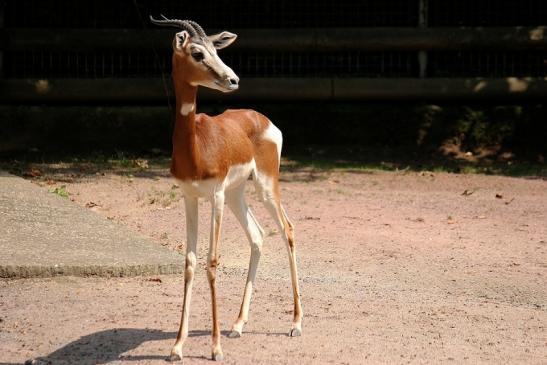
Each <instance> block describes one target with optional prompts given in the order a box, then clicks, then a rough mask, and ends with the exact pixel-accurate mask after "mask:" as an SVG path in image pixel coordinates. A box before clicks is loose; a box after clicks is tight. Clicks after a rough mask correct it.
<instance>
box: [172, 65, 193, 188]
mask: <svg viewBox="0 0 547 365" xmlns="http://www.w3.org/2000/svg"><path fill="white" fill-rule="evenodd" d="M173 83H174V87H175V95H176V100H177V108H176V117H175V129H174V130H173V155H172V159H171V173H172V174H173V175H174V176H175V177H177V178H179V179H194V178H195V177H196V176H197V175H199V168H198V164H199V163H198V161H199V149H198V148H197V141H196V120H195V118H196V94H197V86H192V85H190V84H188V83H187V82H185V81H179V80H178V78H177V77H176V73H173Z"/></svg>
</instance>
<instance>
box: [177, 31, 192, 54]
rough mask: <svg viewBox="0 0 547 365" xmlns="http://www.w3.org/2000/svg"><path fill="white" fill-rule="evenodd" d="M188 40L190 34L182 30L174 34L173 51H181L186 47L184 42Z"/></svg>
mask: <svg viewBox="0 0 547 365" xmlns="http://www.w3.org/2000/svg"><path fill="white" fill-rule="evenodd" d="M189 40H190V34H189V33H188V32H187V31H185V30H183V31H182V32H179V33H177V34H175V39H173V48H174V49H175V51H182V50H183V49H184V47H185V46H186V42H188V41H189Z"/></svg>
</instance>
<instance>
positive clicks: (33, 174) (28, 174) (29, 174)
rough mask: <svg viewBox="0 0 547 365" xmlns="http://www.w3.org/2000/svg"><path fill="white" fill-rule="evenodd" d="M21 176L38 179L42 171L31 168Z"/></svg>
mask: <svg viewBox="0 0 547 365" xmlns="http://www.w3.org/2000/svg"><path fill="white" fill-rule="evenodd" d="M23 176H26V177H38V176H42V171H40V170H38V169H37V168H35V167H33V168H31V169H30V170H27V171H25V172H24V173H23Z"/></svg>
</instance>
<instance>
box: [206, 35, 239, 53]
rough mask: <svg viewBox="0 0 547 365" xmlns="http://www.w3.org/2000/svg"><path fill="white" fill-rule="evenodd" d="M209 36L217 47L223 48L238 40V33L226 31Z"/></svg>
mask: <svg viewBox="0 0 547 365" xmlns="http://www.w3.org/2000/svg"><path fill="white" fill-rule="evenodd" d="M208 37H209V40H210V41H211V42H212V43H213V46H215V48H216V49H223V48H226V47H228V46H229V45H230V44H232V43H233V42H234V41H235V40H236V38H237V34H234V33H230V32H226V31H224V32H222V33H218V34H213V35H210V36H208Z"/></svg>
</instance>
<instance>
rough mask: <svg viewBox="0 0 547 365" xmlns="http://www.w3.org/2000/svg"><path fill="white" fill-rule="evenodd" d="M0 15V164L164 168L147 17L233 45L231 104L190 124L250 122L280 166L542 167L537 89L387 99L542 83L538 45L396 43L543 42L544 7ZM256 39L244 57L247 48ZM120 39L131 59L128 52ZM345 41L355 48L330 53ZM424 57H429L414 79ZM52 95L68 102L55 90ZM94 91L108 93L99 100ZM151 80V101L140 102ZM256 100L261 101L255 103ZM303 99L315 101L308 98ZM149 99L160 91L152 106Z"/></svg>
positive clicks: (162, 98) (91, 10)
mask: <svg viewBox="0 0 547 365" xmlns="http://www.w3.org/2000/svg"><path fill="white" fill-rule="evenodd" d="M0 4H1V5H0V6H1V8H2V17H1V19H0V20H1V21H2V23H1V27H2V29H1V31H2V35H3V36H2V44H3V47H2V53H1V61H2V63H1V71H0V72H1V77H2V80H1V83H2V87H3V89H4V91H3V92H2V96H3V99H2V100H1V102H0V104H1V105H0V112H1V120H0V153H1V154H2V155H3V156H12V155H14V154H21V153H22V154H28V153H29V151H30V152H31V153H34V154H36V153H38V154H40V155H42V154H52V153H64V152H67V153H68V152H70V153H80V152H82V153H90V152H91V153H95V152H97V151H107V152H108V151H119V150H130V151H134V152H135V153H139V152H146V151H150V150H152V149H154V150H157V149H159V150H161V151H165V153H168V151H169V150H170V131H171V128H172V120H173V117H172V114H173V110H172V109H173V108H172V105H173V93H172V91H171V88H170V84H171V80H170V54H171V52H170V48H169V47H170V42H171V37H172V34H173V33H174V31H175V29H173V30H164V29H158V28H157V27H154V26H153V25H151V24H150V23H149V21H148V15H149V14H153V15H155V16H158V15H159V14H165V15H166V16H168V17H173V18H180V19H192V20H195V21H197V22H199V23H200V24H201V25H202V26H203V27H204V28H205V29H206V30H207V31H208V32H210V33H213V32H215V31H219V30H224V29H226V30H230V31H234V32H236V33H238V34H240V37H239V39H238V41H237V42H236V44H235V45H234V46H233V47H230V48H229V49H227V50H225V51H222V52H221V54H220V55H221V57H222V58H223V60H224V61H225V62H226V64H228V65H229V66H231V67H232V68H233V69H234V71H235V72H236V73H237V74H238V75H239V76H240V78H241V93H240V96H239V97H235V98H232V99H230V98H226V97H224V96H223V95H220V94H218V95H217V94H204V96H203V98H200V99H198V104H199V109H200V111H203V112H207V113H213V114H214V113H220V112H222V111H223V110H224V109H226V108H231V107H235V108H239V107H250V108H255V109H257V110H259V111H261V112H263V113H265V114H266V115H268V116H269V117H270V119H272V120H273V121H274V122H275V123H276V124H277V125H278V126H279V127H280V128H281V129H282V130H283V132H284V136H285V146H286V150H287V151H289V153H294V154H298V155H306V154H308V155H309V156H311V157H313V156H315V155H316V154H317V153H318V152H317V151H327V154H329V153H330V154H331V155H333V156H334V155H337V156H339V157H344V158H348V159H364V160H366V159H369V158H372V157H371V156H374V158H379V159H384V158H399V159H422V158H440V159H449V160H450V159H453V160H454V159H458V158H460V157H462V156H461V155H462V154H465V153H466V152H469V151H470V152H472V153H473V154H474V155H475V156H478V157H479V159H481V158H484V159H486V160H492V161H502V160H503V161H505V160H507V159H513V160H520V161H531V162H539V163H542V162H543V161H544V157H545V156H546V152H547V143H546V140H547V124H546V123H547V113H546V111H545V105H544V100H545V97H546V96H547V92H545V88H543V89H541V88H540V89H537V90H539V91H537V90H536V89H533V88H532V87H531V88H530V89H533V90H532V91H533V92H530V93H528V92H527V93H524V94H511V93H510V92H509V91H508V87H505V88H504V89H499V90H498V89H495V90H494V89H493V92H492V93H491V94H488V95H486V96H485V95H481V94H477V95H475V94H473V93H470V92H463V93H462V92H458V91H455V90H452V88H451V87H450V86H447V88H446V89H447V92H446V93H445V94H441V93H438V95H437V93H436V92H435V91H433V92H431V91H427V88H428V86H424V87H423V88H422V87H421V86H419V90H418V91H416V90H414V89H413V88H412V89H411V88H409V89H405V86H403V85H407V84H404V83H403V82H400V83H399V81H400V80H403V81H404V80H407V81H408V80H416V83H417V84H416V85H422V83H428V84H423V85H435V87H439V88H440V90H442V89H443V87H442V86H443V85H444V83H446V85H449V81H447V80H455V81H456V82H459V83H461V84H462V85H464V84H465V82H466V80H471V81H470V82H476V78H481V79H484V80H486V81H487V83H491V80H502V81H503V80H507V78H510V77H518V78H526V80H544V78H545V77H546V76H547V47H546V46H545V45H546V43H545V42H543V43H542V44H541V45H539V46H528V45H527V43H522V42H521V43H518V42H511V41H510V40H509V41H507V42H506V43H505V41H504V39H505V38H503V37H502V40H501V41H500V40H499V39H498V40H497V41H491V42H490V41H489V39H488V37H487V36H482V35H481V36H477V35H474V36H471V38H469V39H471V40H472V41H474V40H476V39H479V38H480V39H479V41H480V42H482V43H480V42H479V43H473V42H471V43H473V44H474V45H473V44H471V46H468V45H464V46H462V47H461V48H458V47H459V46H457V44H459V43H458V42H459V39H460V38H461V37H460V36H454V40H455V41H454V42H452V41H451V39H452V38H449V39H448V40H445V42H446V44H445V45H443V44H441V46H431V47H430V46H428V45H427V44H426V45H424V46H423V47H424V48H423V49H420V47H417V46H416V47H414V46H412V47H411V46H408V47H406V46H405V44H407V42H406V38H404V37H405V35H404V30H405V29H411V30H412V29H432V30H433V34H435V30H439V32H440V31H443V29H444V30H447V29H449V30H452V29H454V34H457V32H458V31H459V30H461V29H469V30H471V29H475V30H479V31H480V32H482V31H483V30H484V29H486V30H489V29H490V30H491V29H499V30H500V31H501V32H502V33H503V34H506V33H507V34H508V33H511V32H518V31H519V29H521V28H522V29H524V31H526V32H527V31H528V29H539V28H537V27H538V26H541V25H546V24H547V3H546V2H545V1H542V0H521V1H516V0H515V1H507V0H506V1H494V0H473V1H470V0H428V1H427V0H391V1H385V0H364V1H307V0H306V1H286V0H278V1H199V2H183V1H168V0H161V1H151V0H146V1H144V0H120V1H104V0H94V1H91V0H80V1H67V0H49V1H44V0H42V1H38V0H19V1H15V0H7V1H2V2H0ZM424 4H425V5H424ZM424 6H425V9H424ZM355 29H357V30H363V29H364V30H370V31H375V32H377V33H374V34H378V35H380V37H384V36H385V37H386V39H388V40H389V41H388V42H387V45H385V44H384V45H380V46H378V45H373V46H371V45H370V42H369V41H370V39H367V40H359V39H357V40H355V39H351V37H354V36H355V34H361V33H352V32H351V30H355ZM73 31H76V33H74V34H76V35H75V36H74V37H73V38H72V40H71V39H70V35H71V34H73V33H71V32H73ZM101 31H108V32H110V33H108V34H111V35H112V36H106V39H107V41H104V42H102V43H101V38H97V37H99V36H100V33H99V32H101ZM260 31H265V33H260ZM315 31H318V32H319V34H326V35H329V34H337V36H336V37H335V38H334V39H335V41H333V40H332V39H331V40H330V43H329V41H327V42H324V43H321V44H318V45H316V46H308V47H303V48H299V47H298V46H294V39H297V38H298V37H299V36H301V35H303V34H309V32H315ZM78 32H79V33H78ZM82 32H84V33H82ZM85 32H87V33H85ZM306 32H308V33H306ZM504 32H505V33H504ZM545 33H546V36H547V30H545ZM117 34H119V35H121V36H123V37H125V38H122V40H121V41H119V40H118V42H122V44H123V46H119V45H116V44H115V41H116V39H115V38H116V35H117ZM257 34H258V36H257ZM346 34H347V35H346ZM366 34H369V33H366ZM371 34H372V33H371ZM398 34H401V38H400V39H399V37H398ZM480 34H482V33H480ZM67 35H69V36H67ZM83 35H85V36H83ZM253 36H254V38H255V41H254V42H255V43H252V42H251V43H249V41H248V40H249V39H250V38H252V37H253ZM67 37H68V41H67ZM150 37H155V38H153V39H154V40H156V39H157V40H158V41H151V40H150V39H152V38H150ZM346 37H347V38H348V39H345V38H346ZM459 37H460V38H459ZM481 37H482V38H481ZM256 38H258V39H259V41H261V40H262V39H263V42H258V43H259V45H258V46H255V45H253V44H256V43H257V42H256ZM97 39H98V40H97ZM128 39H129V40H130V42H131V43H132V45H131V46H129V45H127V44H126V43H127V42H126V41H124V40H128ZM141 40H142V44H141ZM346 40H347V41H349V43H351V44H352V45H350V46H340V47H339V48H338V47H337V44H341V43H343V42H345V41H346ZM360 41H363V42H364V43H366V44H365V45H360V43H359V42H360ZM123 42H125V43H123ZM245 42H247V43H245ZM352 42H353V43H352ZM367 42H369V43H367ZM238 43H239V44H240V45H238ZM410 43H411V42H410ZM410 43H408V44H410ZM441 43H442V42H441ZM272 44H273V46H272ZM391 44H398V45H395V46H391ZM485 44H486V45H487V46H486V47H485V46H484V45H485ZM420 52H421V53H422V57H423V55H425V56H426V57H427V62H426V64H425V66H423V70H421V69H420V68H421V66H420V56H419V55H420ZM528 78H529V79H528ZM299 79H302V80H305V82H304V83H303V84H304V86H303V87H302V88H295V87H290V86H289V87H286V88H285V89H283V88H282V87H279V86H276V85H279V84H278V83H279V82H280V80H281V81H284V80H288V82H294V80H299ZM37 80H46V81H47V82H48V85H53V87H58V88H61V90H60V92H59V93H57V94H55V93H51V95H49V96H46V97H42V96H41V95H38V96H36V95H34V94H32V95H30V94H29V91H28V90H27V89H28V87H29V86H28V85H31V86H32V85H35V83H36V81H37ZM63 80H68V81H69V82H70V84H66V85H69V86H63V85H65V84H63V83H62V82H63ZM104 80H107V81H109V80H112V82H110V81H109V82H110V83H109V84H108V86H107V87H105V86H97V85H98V84H97V83H96V82H97V81H98V82H101V81H104ZM148 80H149V81H150V85H155V86H154V87H156V89H154V88H153V87H152V86H150V88H148V86H147V85H148ZM253 80H254V81H253ZM313 80H327V81H328V82H331V83H332V85H334V81H332V80H342V82H344V80H346V81H347V80H349V81H352V80H358V81H359V82H361V84H359V85H370V83H371V80H376V81H378V82H379V84H378V85H380V89H379V90H378V93H377V94H375V93H373V92H372V93H371V92H368V91H367V94H366V95H365V94H363V93H359V91H358V90H357V91H355V90H353V91H352V90H350V91H351V92H349V91H348V93H346V96H344V91H345V90H346V87H345V86H342V87H341V90H342V93H340V94H337V93H333V94H332V95H330V94H329V95H328V96H327V97H322V96H319V97H317V96H314V95H315V94H313V91H314V90H313V89H314V86H309V85H311V84H312V82H313ZM367 80H368V81H367ZM253 82H254V83H253ZM527 82H528V81H527ZM154 83H155V84H154ZM246 84H247V86H246ZM257 84H258V85H259V86H260V89H261V90H263V89H264V90H266V91H264V92H262V93H255V91H254V90H255V88H256V85H257ZM6 85H7V86H6ZM13 85H15V86H13ZM56 85H57V86H56ZM59 85H61V86H59ZM101 85H103V84H101ZM122 85H123V86H122ZM270 85H271V89H269V86H270ZM289 85H292V84H289ZM305 85H308V86H309V88H310V89H312V90H311V91H306V90H305V89H306V88H305ZM329 85H331V84H327V89H328V88H329ZM341 85H345V84H341ZM383 85H387V86H386V90H385V92H384V90H383ZM398 85H401V87H398ZM488 85H490V84H488ZM530 85H532V84H531V83H530ZM541 85H543V84H541ZM541 85H540V87H544V86H541ZM280 88H281V91H282V92H280V91H279V89H280ZM147 89H154V90H157V91H155V92H150V96H148V95H149V94H148V93H147V92H148V91H147ZM286 89H289V90H288V92H285V91H284V90H286ZM294 89H297V90H294ZM422 89H423V90H422ZM0 90H1V89H0ZM424 90H425V91H424ZM534 90H536V91H534ZM246 91H247V92H246ZM373 91H374V90H373ZM32 92H34V91H32ZM259 94H260V96H257V97H253V95H259ZM29 95H30V96H29ZM52 95H53V96H52ZM81 95H85V97H83V96H81ZM111 95H113V96H111ZM310 95H311V96H310ZM348 95H349V96H348ZM329 151H332V153H331V152H329ZM348 151H349V152H348ZM319 153H324V152H319Z"/></svg>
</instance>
